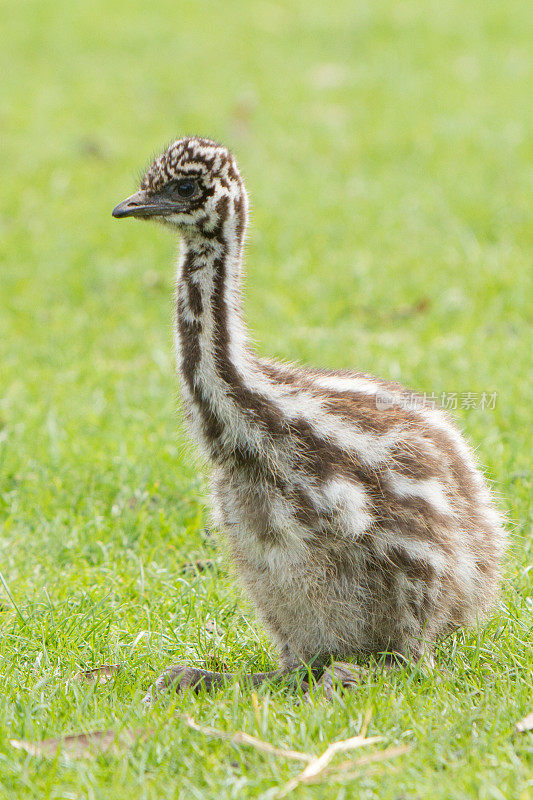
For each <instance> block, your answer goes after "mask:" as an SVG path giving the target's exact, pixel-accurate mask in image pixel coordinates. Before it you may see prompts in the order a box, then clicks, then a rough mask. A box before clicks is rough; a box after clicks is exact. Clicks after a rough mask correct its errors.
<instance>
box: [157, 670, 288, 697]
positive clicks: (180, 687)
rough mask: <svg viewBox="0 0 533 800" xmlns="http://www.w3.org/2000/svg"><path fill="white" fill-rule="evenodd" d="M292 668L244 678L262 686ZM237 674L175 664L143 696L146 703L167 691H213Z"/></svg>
mask: <svg viewBox="0 0 533 800" xmlns="http://www.w3.org/2000/svg"><path fill="white" fill-rule="evenodd" d="M290 672H292V670H287V669H284V668H282V669H275V670H272V671H271V672H252V673H250V674H248V675H244V676H243V678H242V680H243V681H244V682H247V683H250V684H251V685H252V686H260V685H261V684H262V683H265V682H266V681H277V680H280V679H281V678H283V677H285V676H286V675H289V674H290ZM236 677H237V676H236V675H235V673H233V672H210V671H209V670H207V669H200V668H199V667H186V666H185V665H183V664H175V665H174V666H172V667H169V668H168V669H166V670H165V671H164V672H163V673H162V674H161V675H160V676H159V678H158V679H157V680H156V682H155V683H154V685H153V686H152V688H151V689H149V690H148V692H147V693H146V694H145V696H144V698H143V702H144V703H151V702H153V701H154V700H156V699H157V696H158V695H159V694H161V693H163V692H166V691H174V692H183V691H186V690H187V689H192V690H193V691H194V692H199V691H201V689H205V690H206V691H208V692H209V691H211V689H216V688H219V687H222V686H225V685H227V684H228V683H231V681H232V680H235V678H236Z"/></svg>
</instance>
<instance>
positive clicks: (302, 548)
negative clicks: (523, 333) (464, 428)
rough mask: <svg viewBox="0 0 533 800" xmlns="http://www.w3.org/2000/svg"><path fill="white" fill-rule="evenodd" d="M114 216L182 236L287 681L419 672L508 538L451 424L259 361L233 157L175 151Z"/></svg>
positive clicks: (192, 147)
mask: <svg viewBox="0 0 533 800" xmlns="http://www.w3.org/2000/svg"><path fill="white" fill-rule="evenodd" d="M113 213H114V215H115V216H118V217H122V216H137V217H151V218H153V219H156V220H158V221H162V222H164V223H166V224H167V225H171V226H173V227H175V228H176V229H177V230H178V231H179V233H180V235H181V251H180V256H179V261H178V276H177V291H176V326H175V332H176V335H175V338H176V353H177V363H178V369H179V373H180V376H181V388H182V393H183V398H184V403H185V408H186V413H187V419H188V422H189V426H190V430H191V433H192V436H193V438H194V440H195V441H196V442H197V443H198V445H199V446H200V447H201V449H202V450H203V452H204V453H205V454H206V455H207V457H208V459H209V461H210V463H211V465H212V506H213V509H214V512H215V517H216V520H217V523H218V524H219V526H220V528H221V529H222V530H223V531H224V532H225V534H226V537H227V540H228V542H229V545H230V550H231V553H232V555H233V558H234V560H235V564H236V566H237V570H238V572H239V575H240V578H241V581H242V583H243V585H244V587H245V589H246V591H247V592H248V594H249V596H250V597H251V599H252V601H253V603H254V604H255V607H256V609H257V611H258V614H259V616H260V618H261V619H262V621H263V623H264V625H265V626H266V628H267V629H268V630H269V631H270V633H271V635H272V637H273V639H274V640H275V642H276V644H277V645H278V647H279V650H280V655H281V661H282V666H283V667H285V668H287V669H290V668H293V667H295V666H296V665H297V664H299V663H302V662H304V663H310V662H312V663H314V664H315V665H316V664H325V663H327V662H328V661H330V660H331V659H332V658H349V657H350V656H354V655H358V654H361V653H382V652H384V651H388V652H391V651H392V652H397V653H400V654H402V655H404V656H406V657H410V658H415V659H416V658H419V657H420V656H421V655H422V653H423V651H424V648H425V647H427V646H428V645H430V644H431V642H433V641H434V640H435V638H436V637H437V636H439V635H440V634H444V633H446V632H448V631H450V630H453V629H455V628H457V627H458V626H461V625H464V624H469V623H472V622H473V621H474V620H475V619H476V617H477V616H478V615H480V614H483V613H484V612H486V611H487V609H489V608H490V605H491V603H492V602H493V600H494V597H495V593H496V591H497V586H498V576H499V564H500V559H501V555H502V552H503V549H504V543H505V537H504V531H503V527H502V523H501V519H500V516H499V514H498V512H497V511H496V509H495V507H494V505H493V503H492V500H491V497H490V493H489V490H488V488H487V486H486V484H485V481H484V479H483V476H482V475H481V473H480V471H479V470H478V468H477V466H476V464H475V461H474V458H473V456H472V454H471V452H470V449H469V447H468V445H467V444H466V442H465V440H464V439H463V437H462V436H461V434H460V433H459V431H458V430H457V428H456V427H455V426H454V424H453V423H452V422H451V421H450V419H449V418H448V417H447V416H446V415H445V414H444V413H443V412H441V411H440V410H438V409H435V408H432V407H431V406H430V405H429V404H426V403H424V402H423V401H422V400H421V399H420V400H419V401H418V402H416V403H413V402H412V398H413V394H412V393H411V392H407V390H405V389H404V388H403V387H401V386H400V385H397V384H392V383H388V382H386V381H382V380H379V379H377V378H374V377H372V376H370V375H366V374H362V373H358V372H339V371H331V372H328V371H323V370H312V369H303V368H300V367H295V366H292V365H285V364H277V363H275V362H274V361H269V360H264V359H260V358H258V357H257V356H256V355H255V354H254V352H253V350H252V348H251V347H250V345H249V342H248V337H247V333H246V329H245V326H244V323H243V321H242V316H241V298H240V282H241V270H242V255H243V241H244V236H245V231H246V224H247V216H248V199H247V195H246V190H245V187H244V184H243V181H242V178H241V176H240V174H239V171H238V168H237V166H236V163H235V160H234V158H233V156H232V155H231V153H230V152H229V151H228V150H227V149H226V148H224V147H222V146H221V145H218V144H215V143H214V142H211V141H209V140H206V139H199V138H188V139H182V140H179V141H176V142H174V143H173V144H172V145H171V146H170V147H169V148H168V149H167V150H166V151H165V152H164V153H163V154H162V155H161V156H160V157H159V158H157V159H156V161H155V162H154V163H153V165H152V166H151V167H150V168H149V170H148V171H147V173H146V175H145V177H144V179H143V181H142V184H141V189H140V191H139V192H138V193H137V194H136V195H133V197H132V198H129V199H128V200H126V201H124V202H123V203H121V204H120V205H119V206H117V208H116V209H115V211H114V212H113ZM383 398H385V399H386V402H383ZM180 669H181V668H179V669H178V670H177V671H176V670H174V672H172V671H171V672H170V673H169V675H172V676H174V677H175V676H178V677H180V676H183V669H181V672H180ZM187 675H188V676H189V677H188V679H187V680H188V682H189V683H190V682H191V680H192V679H191V674H190V671H189V673H187ZM194 675H196V677H197V678H198V679H200V678H199V675H200V673H199V672H196V673H194V674H193V677H194ZM167 677H168V676H167ZM200 677H202V679H203V676H200ZM187 680H185V681H184V682H185V683H187ZM204 682H206V683H209V681H208V680H205V681H204Z"/></svg>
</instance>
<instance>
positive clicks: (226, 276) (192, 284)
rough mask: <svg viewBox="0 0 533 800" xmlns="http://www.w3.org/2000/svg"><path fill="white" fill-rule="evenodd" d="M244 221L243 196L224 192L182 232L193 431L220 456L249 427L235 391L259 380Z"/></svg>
mask: <svg viewBox="0 0 533 800" xmlns="http://www.w3.org/2000/svg"><path fill="white" fill-rule="evenodd" d="M245 227H246V202H245V198H244V199H240V198H237V199H232V198H231V197H230V196H227V195H222V197H221V198H220V199H219V200H218V202H217V203H216V215H215V217H214V222H213V221H212V222H211V224H210V226H206V225H204V226H203V227H200V228H199V229H197V230H195V233H194V235H191V236H189V235H184V236H183V237H182V241H181V250H180V257H179V261H178V276H177V291H176V328H175V329H176V349H177V361H178V369H179V372H180V376H181V381H182V393H183V397H184V401H185V404H186V410H187V415H188V418H189V420H190V422H191V423H192V426H193V432H194V433H195V434H196V435H197V436H198V438H199V439H200V441H201V442H202V443H203V445H204V449H206V450H207V452H208V454H209V455H210V456H211V457H213V458H215V459H216V460H219V459H221V458H224V457H225V453H227V452H228V448H232V447H233V448H234V447H235V444H236V441H235V439H236V436H237V435H238V433H239V431H240V432H241V436H242V434H243V427H247V426H246V425H245V423H246V420H247V419H248V417H247V414H246V410H245V409H243V408H242V407H241V406H239V404H238V403H236V402H235V395H236V393H237V392H238V391H239V390H240V388H242V387H243V385H245V384H249V383H253V379H254V373H255V370H256V367H255V366H254V363H255V362H254V358H253V355H252V353H251V351H250V349H249V345H248V337H247V333H246V329H245V326H244V322H243V320H242V314H241V288H240V284H241V270H242V249H243V239H244V232H245ZM243 423H244V425H243ZM241 446H242V443H241Z"/></svg>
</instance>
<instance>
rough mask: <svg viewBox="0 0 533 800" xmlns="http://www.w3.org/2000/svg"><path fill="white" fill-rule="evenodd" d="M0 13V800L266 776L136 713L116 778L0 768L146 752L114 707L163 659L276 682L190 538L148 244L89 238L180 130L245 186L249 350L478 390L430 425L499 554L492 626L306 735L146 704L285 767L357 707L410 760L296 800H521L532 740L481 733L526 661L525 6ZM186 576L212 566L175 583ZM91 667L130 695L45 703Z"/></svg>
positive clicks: (223, 709)
mask: <svg viewBox="0 0 533 800" xmlns="http://www.w3.org/2000/svg"><path fill="white" fill-rule="evenodd" d="M1 12H2V19H3V32H4V33H3V46H2V48H1V50H0V64H1V68H2V75H3V80H2V88H1V91H0V124H1V129H2V152H1V154H0V158H1V164H2V192H1V195H0V233H1V237H0V260H1V278H0V293H1V298H0V359H1V361H0V368H1V379H0V389H1V400H0V470H1V472H0V514H1V521H2V527H3V534H2V538H1V541H0V567H1V569H2V573H3V575H4V578H5V581H6V583H7V585H8V586H9V588H10V591H11V594H12V597H13V599H14V601H15V602H16V604H17V606H18V608H19V611H20V614H21V615H22V617H23V619H24V622H22V620H21V618H20V616H19V615H18V614H17V613H16V612H15V611H14V610H13V607H12V605H11V601H10V599H9V597H8V596H7V594H6V593H5V590H3V591H4V597H3V598H2V607H1V611H0V621H1V624H2V652H1V655H0V659H1V660H0V664H1V673H2V676H3V685H4V692H3V694H2V697H1V698H0V718H1V719H2V725H1V728H0V787H1V788H2V797H6V798H20V797H26V796H27V797H30V796H35V797H51V798H66V797H68V798H78V797H80V798H82V797H83V798H85V797H91V798H92V797H102V798H104V797H105V798H115V797H116V798H121V797H124V796H125V794H126V792H130V793H133V795H134V796H136V797H142V798H145V797H146V798H152V797H153V798H161V797H182V796H183V797H185V796H187V797H191V796H192V797H201V798H206V797H217V798H218V797H244V796H254V797H255V796H260V795H261V793H264V792H265V791H270V790H271V789H272V787H276V786H277V785H281V784H282V783H283V781H285V780H288V778H289V777H290V775H292V774H293V773H294V765H290V764H285V763H280V762H279V760H273V759H267V758H265V757H264V756H261V755H260V754H254V753H252V754H249V753H246V757H244V755H243V756H242V758H241V755H240V754H239V752H237V751H236V750H235V749H233V750H232V748H231V747H230V746H229V745H227V744H221V743H214V742H210V741H206V740H202V739H198V737H195V736H194V735H193V734H191V733H190V732H188V731H187V729H186V728H185V727H184V726H183V724H182V723H181V722H180V720H179V719H177V718H175V717H174V718H173V716H172V712H171V711H169V709H168V708H164V707H163V708H160V709H156V710H154V711H153V712H151V720H150V723H149V725H150V726H152V727H153V726H154V725H155V727H156V729H157V730H156V732H155V734H154V736H153V738H152V739H151V740H150V741H149V742H148V743H145V744H143V745H138V746H137V747H136V748H134V750H133V751H131V752H126V753H125V754H124V756H123V758H121V759H120V760H119V761H117V760H115V759H113V758H112V757H110V756H105V757H104V756H100V757H99V758H98V759H97V761H96V762H93V763H86V762H84V761H81V762H76V763H74V764H72V763H70V764H65V763H63V762H62V761H61V760H58V761H52V762H46V761H40V760H39V759H32V758H30V757H29V756H24V755H22V754H21V753H17V752H14V751H13V750H12V749H11V747H10V746H9V743H8V740H9V738H11V737H13V736H15V737H19V738H27V739H32V740H36V739H40V738H45V737H47V736H52V735H58V734H64V733H72V732H76V731H80V730H92V729H94V728H97V727H106V726H114V727H117V729H120V727H121V726H123V725H129V724H136V725H139V724H145V723H144V722H143V721H141V722H139V718H141V719H142V711H141V710H140V708H139V703H138V699H139V697H140V695H141V693H142V688H143V687H146V686H147V685H148V684H149V683H150V681H151V680H152V679H153V678H154V677H155V675H156V674H157V673H158V671H160V669H161V668H162V667H163V666H165V665H166V664H168V663H170V662H171V661H172V660H174V661H175V660H184V659H186V658H189V659H191V660H193V661H195V662H196V663H200V662H201V661H207V662H208V663H215V662H218V663H225V664H228V665H229V666H230V667H231V668H235V669H242V670H243V671H246V669H247V668H249V667H257V668H261V667H265V668H269V667H271V666H272V664H273V663H275V655H274V652H273V650H272V648H271V646H270V645H269V643H268V641H267V640H266V638H265V637H264V636H263V635H262V634H261V632H260V631H259V632H258V630H257V626H256V625H255V623H254V621H253V615H252V614H251V613H250V610H249V609H248V607H247V606H246V603H245V602H244V601H243V600H242V598H241V597H240V595H239V592H238V590H237V589H236V588H235V586H234V583H233V580H232V579H231V578H230V577H228V575H227V567H226V566H225V565H224V564H223V563H221V562H220V560H219V556H218V554H217V550H216V548H215V545H214V543H213V541H212V539H211V538H210V537H208V536H207V535H206V533H205V530H204V529H205V522H206V514H205V510H204V501H203V497H204V489H205V476H204V475H203V473H202V472H201V471H199V470H198V467H197V466H196V465H195V462H194V460H193V459H192V457H191V450H190V448H189V446H188V445H187V443H186V439H185V436H184V433H183V431H182V427H181V422H180V419H179V415H178V414H177V413H176V406H177V404H176V389H177V382H176V379H175V376H174V371H173V357H172V345H171V317H172V298H171V295H172V284H173V266H172V260H173V258H174V255H175V249H176V244H175V242H173V241H172V240H171V238H170V237H169V236H168V232H166V231H163V230H158V229H157V228H155V227H148V226H146V225H139V224H134V223H131V224H126V223H121V224H120V225H119V224H117V223H116V222H115V221H113V220H112V218H111V215H110V212H111V209H112V208H113V206H114V205H115V204H116V203H117V202H118V201H119V200H121V199H122V198H123V197H125V196H126V195H128V194H130V193H131V192H132V191H133V190H134V189H135V186H136V180H137V175H138V172H139V170H141V169H142V168H143V167H144V166H145V165H146V164H147V163H148V162H149V161H150V158H151V156H152V154H153V153H156V152H159V151H160V150H161V149H162V148H163V146H164V145H165V144H166V143H167V142H168V141H170V140H171V139H173V138H175V137H178V136H181V135H184V134H188V133H189V134H193V133H197V134H201V135H206V136H211V137H213V138H216V139H218V140H220V141H223V142H224V143H226V144H227V145H229V146H230V147H231V148H232V149H233V151H234V152H235V154H236V156H237V158H238V161H239V163H240V165H241V168H242V171H243V173H244V175H245V178H246V181H247V186H248V189H249V192H250V194H251V198H252V212H253V216H252V226H251V230H250V236H249V244H248V258H247V260H248V279H247V296H246V312H247V319H248V322H249V325H250V328H251V330H252V333H253V336H254V339H255V340H256V341H257V342H258V349H259V350H260V352H262V353H265V354H269V355H277V356H280V357H282V358H289V359H300V360H302V361H304V362H305V363H312V364H316V365H327V366H337V367H355V368H358V369H362V370H368V371H371V372H374V373H376V374H379V375H381V376H384V377H390V378H393V379H394V380H400V381H402V382H404V383H405V384H407V385H409V386H412V387H413V388H414V389H418V390H420V391H423V392H424V391H425V392H435V393H437V394H438V395H439V394H440V393H441V392H459V393H461V392H468V391H471V392H476V393H480V392H483V391H487V392H494V391H495V392H497V394H498V397H497V403H496V407H495V409H494V410H491V411H484V412H482V411H480V410H466V409H463V410H461V409H459V410H458V412H457V417H458V418H459V419H460V422H461V425H462V426H463V428H464V429H465V431H466V433H467V435H468V436H469V437H470V438H471V440H472V441H473V442H474V443H475V445H476V446H477V448H478V454H479V458H480V460H481V461H482V462H483V463H484V464H485V465H486V466H487V469H488V474H489V476H490V477H491V478H492V479H493V480H494V481H495V488H496V491H497V493H498V495H499V496H500V498H501V503H502V506H503V508H504V510H505V511H506V513H507V514H508V516H509V518H510V528H511V530H512V546H511V552H510V557H509V560H508V565H507V567H506V587H505V591H504V594H503V598H502V602H501V605H500V608H499V610H498V613H497V614H496V616H495V618H494V620H493V621H492V623H490V624H489V625H488V626H487V627H486V628H485V629H484V630H483V631H478V632H476V631H474V632H469V633H466V634H465V633H461V634H459V635H458V636H456V637H454V638H453V639H452V640H448V641H447V642H446V643H444V644H443V648H442V653H441V656H440V657H441V663H443V664H444V665H445V670H446V672H445V675H444V677H442V676H441V681H440V682H438V683H436V682H435V681H433V680H431V679H423V678H420V677H418V678H417V679H416V680H413V678H412V675H411V676H410V675H409V674H407V675H402V674H400V675H399V676H396V677H392V678H391V677H386V678H383V677H379V676H374V677H373V678H372V677H371V678H369V680H368V683H367V684H366V685H364V686H362V687H361V691H360V692H357V693H355V695H354V696H353V697H350V698H348V699H345V700H343V701H338V703H336V704H333V705H332V706H327V705H324V704H323V703H322V702H321V701H319V700H318V699H317V701H316V704H315V706H314V707H310V708H308V707H302V706H301V705H300V704H299V702H298V698H296V699H294V698H292V697H291V696H290V695H289V696H287V695H286V694H285V693H284V692H283V691H282V690H279V691H278V690H276V689H275V688H265V689H264V690H261V693H260V698H259V701H260V704H261V705H260V708H261V714H260V715H258V714H254V712H253V711H252V710H251V708H250V700H249V696H248V695H247V693H246V691H243V692H241V694H240V695H239V694H238V693H236V692H234V691H233V689H230V690H228V691H227V692H224V693H221V694H220V695H218V696H217V697H216V698H209V697H205V696H204V697H201V698H198V699H192V698H185V699H183V698H177V699H176V701H175V702H176V705H177V707H178V708H185V707H188V708H191V707H192V708H193V709H194V713H195V714H196V715H197V716H198V717H199V718H202V719H204V720H206V721H207V723H208V724H209V723H210V724H217V725H219V726H221V727H227V728H228V729H235V728H243V729H246V730H248V731H249V732H250V733H255V734H256V735H261V736H263V737H265V738H268V739H269V741H273V742H279V741H281V742H283V743H285V744H287V745H288V746H290V747H295V748H299V749H308V750H310V751H313V752H318V751H319V750H320V749H322V747H324V746H325V744H326V743H327V742H328V741H331V740H333V739H337V738H342V737H343V736H349V735H353V733H355V732H356V729H357V725H358V724H359V723H360V720H361V718H362V715H363V714H364V711H365V710H366V709H367V708H369V707H371V708H372V709H373V714H374V719H373V723H372V727H373V728H375V730H371V732H379V733H382V734H384V735H386V736H387V737H388V738H389V739H390V740H391V742H393V743H394V742H397V741H404V740H407V741H409V742H410V743H411V744H412V745H413V749H412V751H411V752H410V754H408V755H407V756H405V757H404V758H403V759H402V762H401V765H400V767H399V769H398V770H397V771H396V772H393V771H392V770H391V769H389V768H388V767H387V766H383V767H381V768H380V769H376V768H374V772H372V771H370V772H368V773H366V772H362V774H361V778H360V779H358V780H356V781H354V782H352V783H350V784H347V785H346V786H345V787H344V786H342V785H335V786H333V785H330V786H327V785H326V786H324V785H322V786H320V785H319V786H316V787H306V788H301V789H299V790H298V792H299V794H298V796H301V797H313V798H314V797H324V798H331V797H338V798H344V797H352V796H358V797H363V798H374V797H376V798H377V797H379V798H391V800H392V799H395V800H399V798H400V797H402V798H404V797H405V798H407V797H408V798H413V799H414V798H425V797H428V796H432V797H434V798H435V799H437V798H449V797H454V798H463V797H465V798H466V797H480V798H496V799H497V800H499V798H517V797H519V798H521V800H522V798H525V797H529V796H530V794H529V792H530V791H531V785H532V783H531V765H532V742H531V735H529V738H528V734H523V735H522V737H516V736H513V733H512V731H513V724H514V721H515V720H516V719H518V718H520V716H523V715H524V714H525V713H526V712H527V711H529V710H531V696H532V681H531V670H532V665H533V656H532V653H531V649H532V648H531V641H532V639H531V632H532V631H531V608H532V600H531V575H532V573H531V572H530V571H528V570H529V567H530V566H531V564H532V551H533V547H532V543H533V535H532V529H531V472H530V467H531V463H530V462H531V444H532V442H531V434H530V430H531V402H532V391H531V390H532V385H531V384H532V358H531V353H532V346H533V341H532V335H531V332H532V307H533V293H532V269H531V267H532V261H533V259H532V256H533V237H532V226H531V208H532V199H533V197H532V189H531V186H532V177H533V169H532V156H533V138H532V131H533V125H532V114H533V112H532V108H533V104H532V103H531V88H532V77H533V69H532V62H533V57H532V47H531V42H532V34H533V9H532V6H531V3H529V2H521V0H510V2H508V3H505V4H502V3H500V2H494V1H493V0H488V1H487V2H476V1H475V0H467V2H458V1H455V2H454V1H451V2H444V3H443V2H433V1H431V0H429V1H428V2H422V1H421V0H410V1H409V2H406V1H405V0H400V2H395V1H394V0H378V2H373V3H363V2H348V1H347V0H338V2H336V3H335V4H326V5H325V4H322V3H319V2H317V1H316V0H313V1H312V2H311V1H310V0H308V2H299V1H298V0H294V1H291V2H287V3H281V2H273V1H271V0H252V1H251V2H237V0H226V2H224V3H215V2H207V0H197V1H196V2H193V3H184V2H172V3H171V2H166V1H165V0H156V2H154V3H152V4H150V5H148V4H146V3H141V2H139V0H127V2H126V0H117V2H113V3H104V2H101V0H96V2H93V3H91V4H88V3H82V4H72V3H67V2H65V1H64V0H56V2H53V3H52V2H49V0H41V2H36V0H22V2H12V1H7V2H6V0H3V2H2V3H1ZM198 558H213V559H214V563H213V566H212V569H210V570H207V571H204V572H202V573H196V572H194V571H193V572H192V573H191V572H190V571H185V572H184V571H183V566H184V565H185V564H186V563H187V562H190V561H194V560H195V559H198ZM213 620H214V627H213V624H212V621H213ZM206 622H208V623H209V624H207V626H206ZM117 661H120V662H126V663H127V664H128V667H129V668H128V669H127V670H126V671H124V672H123V673H121V675H120V677H119V678H118V679H117V681H116V683H113V684H112V685H111V686H106V687H99V688H98V689H96V690H92V689H86V690H84V689H82V688H80V687H73V685H72V684H67V683H66V678H67V677H68V676H69V675H70V674H72V672H75V671H76V670H77V669H78V668H80V667H82V668H90V667H93V666H97V665H98V664H101V663H104V662H113V663H115V662H117ZM236 758H237V761H236V760H235V759H236ZM235 764H236V765H237V766H235ZM355 793H356V795H355Z"/></svg>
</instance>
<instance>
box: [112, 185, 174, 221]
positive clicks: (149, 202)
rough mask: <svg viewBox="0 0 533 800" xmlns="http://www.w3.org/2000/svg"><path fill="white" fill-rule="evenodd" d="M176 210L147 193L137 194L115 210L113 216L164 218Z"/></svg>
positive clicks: (119, 217) (140, 192) (120, 217)
mask: <svg viewBox="0 0 533 800" xmlns="http://www.w3.org/2000/svg"><path fill="white" fill-rule="evenodd" d="M173 211H175V208H174V207H173V206H172V205H170V204H169V203H165V202H164V201H162V200H161V198H159V197H158V196H157V195H152V196H150V195H149V194H147V193H146V192H145V191H143V190H141V191H139V192H135V194H132V196H131V197H127V198H126V200H123V201H122V203H119V204H118V206H115V208H114V209H113V216H114V217H116V218H117V219H122V217H162V216H165V215H166V214H171V213H172V212H173Z"/></svg>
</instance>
